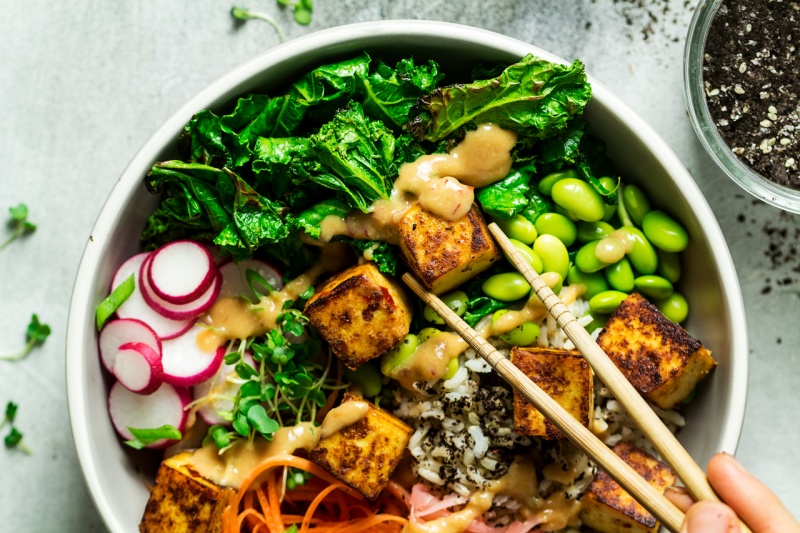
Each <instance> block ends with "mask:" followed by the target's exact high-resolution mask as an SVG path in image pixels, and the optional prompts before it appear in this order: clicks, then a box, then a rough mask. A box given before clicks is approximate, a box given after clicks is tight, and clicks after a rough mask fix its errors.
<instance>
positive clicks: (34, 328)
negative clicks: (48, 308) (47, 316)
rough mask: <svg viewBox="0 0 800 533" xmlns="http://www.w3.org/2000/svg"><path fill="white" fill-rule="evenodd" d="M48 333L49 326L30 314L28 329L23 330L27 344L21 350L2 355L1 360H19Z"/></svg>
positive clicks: (40, 342)
mask: <svg viewBox="0 0 800 533" xmlns="http://www.w3.org/2000/svg"><path fill="white" fill-rule="evenodd" d="M49 335H50V326H48V325H47V324H42V323H40V322H39V317H38V316H36V314H34V315H32V316H31V321H30V323H29V324H28V329H27V330H26V331H25V340H26V341H27V344H26V345H25V348H23V349H22V351H21V352H19V353H15V354H10V355H2V356H0V360H3V361H19V360H21V359H25V358H26V357H27V356H28V354H29V353H31V351H32V350H33V349H34V348H35V347H36V346H39V345H40V344H42V343H43V342H44V341H45V340H46V339H47V337H48V336H49Z"/></svg>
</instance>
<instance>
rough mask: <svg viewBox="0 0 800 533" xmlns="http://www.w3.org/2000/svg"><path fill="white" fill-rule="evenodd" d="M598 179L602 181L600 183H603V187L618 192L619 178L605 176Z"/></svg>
mask: <svg viewBox="0 0 800 533" xmlns="http://www.w3.org/2000/svg"><path fill="white" fill-rule="evenodd" d="M598 181H599V182H600V185H602V186H603V188H604V189H605V190H607V191H608V192H617V189H619V180H618V179H614V178H611V177H609V176H603V177H602V178H600V179H599V180H598Z"/></svg>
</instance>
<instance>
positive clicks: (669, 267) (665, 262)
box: [656, 250, 681, 283]
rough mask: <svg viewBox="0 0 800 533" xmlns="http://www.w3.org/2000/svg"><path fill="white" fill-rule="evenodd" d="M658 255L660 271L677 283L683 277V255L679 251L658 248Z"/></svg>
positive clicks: (671, 281)
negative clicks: (666, 250)
mask: <svg viewBox="0 0 800 533" xmlns="http://www.w3.org/2000/svg"><path fill="white" fill-rule="evenodd" d="M656 254H657V255H658V273H659V274H661V275H662V276H664V277H665V278H666V279H668V280H669V281H670V283H676V282H677V281H678V280H679V279H681V255H680V254H679V253H677V252H665V251H664V250H656Z"/></svg>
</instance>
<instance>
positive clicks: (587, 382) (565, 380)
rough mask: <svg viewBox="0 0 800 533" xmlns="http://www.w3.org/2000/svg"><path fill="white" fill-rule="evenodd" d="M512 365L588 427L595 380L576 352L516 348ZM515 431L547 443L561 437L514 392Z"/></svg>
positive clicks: (534, 409) (592, 408) (537, 412)
mask: <svg viewBox="0 0 800 533" xmlns="http://www.w3.org/2000/svg"><path fill="white" fill-rule="evenodd" d="M511 362H512V363H514V364H515V365H516V366H517V368H519V369H520V370H522V371H523V372H524V373H525V375H526V376H528V377H529V378H531V379H532V380H533V382H534V383H536V384H537V385H539V387H541V389H542V390H544V391H545V392H546V393H547V394H549V395H550V397H551V398H553V399H554V400H555V401H556V402H558V404H559V405H561V407H563V408H564V409H566V410H567V412H569V414H571V415H572V416H573V417H575V419H576V420H577V421H578V422H580V423H581V424H583V425H584V426H586V427H589V424H590V423H591V421H592V413H593V410H594V377H593V372H592V369H591V367H590V366H589V364H588V363H587V362H586V361H585V360H584V359H583V357H582V356H581V354H580V353H579V352H575V351H568V350H555V349H549V348H521V347H519V346H515V347H514V348H512V349H511ZM514 429H515V431H516V432H517V433H519V434H521V435H529V436H532V437H542V438H544V439H548V440H554V439H561V438H563V437H564V435H563V434H562V433H561V431H560V430H559V429H558V428H557V427H556V426H554V425H553V423H552V422H550V421H549V420H547V419H546V418H545V417H544V415H543V414H542V413H541V412H540V411H539V410H538V409H536V407H534V406H533V405H531V403H530V402H528V400H526V399H525V398H524V397H523V396H522V395H521V394H520V393H518V392H517V391H514Z"/></svg>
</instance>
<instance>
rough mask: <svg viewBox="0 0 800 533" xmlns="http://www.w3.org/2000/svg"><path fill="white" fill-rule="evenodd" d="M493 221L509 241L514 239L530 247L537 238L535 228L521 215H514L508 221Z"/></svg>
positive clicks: (496, 219)
mask: <svg viewBox="0 0 800 533" xmlns="http://www.w3.org/2000/svg"><path fill="white" fill-rule="evenodd" d="M494 221H495V223H497V225H498V226H500V229H501V230H503V233H505V234H506V237H508V238H509V239H516V240H518V241H520V242H523V243H525V244H528V245H530V244H531V243H533V241H535V240H536V237H538V233H536V226H534V224H533V222H531V221H530V220H528V219H527V218H525V217H524V216H522V215H514V216H513V217H511V218H510V219H508V220H502V219H499V218H495V219H494Z"/></svg>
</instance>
